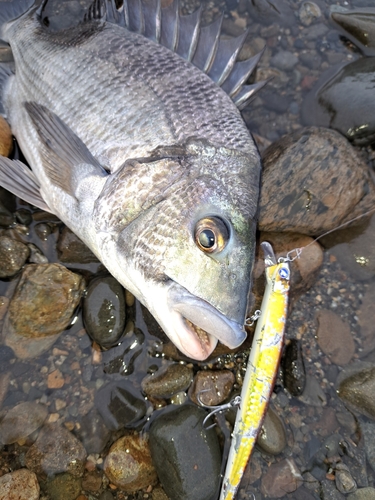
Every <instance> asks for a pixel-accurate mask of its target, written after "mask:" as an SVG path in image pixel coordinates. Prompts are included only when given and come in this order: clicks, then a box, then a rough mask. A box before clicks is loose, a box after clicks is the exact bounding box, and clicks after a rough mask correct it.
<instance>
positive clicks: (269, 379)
mask: <svg viewBox="0 0 375 500" xmlns="http://www.w3.org/2000/svg"><path fill="white" fill-rule="evenodd" d="M261 247H262V249H263V252H264V254H265V259H264V260H265V266H266V269H265V272H266V290H265V293H264V297H263V300H262V305H261V309H260V313H259V318H258V322H257V326H256V329H255V333H254V339H253V342H252V347H251V352H250V356H249V360H248V364H247V368H246V374H245V378H244V381H243V385H242V389H241V395H240V397H239V401H237V403H236V404H237V405H238V404H239V409H238V411H237V416H236V422H235V426H234V430H233V434H232V441H231V446H230V449H229V455H228V461H227V465H226V469H225V474H224V479H223V483H222V488H221V492H220V500H232V499H233V498H234V497H235V495H236V492H237V490H238V487H239V484H240V481H241V478H242V476H243V473H244V471H245V468H246V465H247V463H248V461H249V458H250V456H251V453H252V451H253V449H254V446H255V443H256V439H257V436H258V434H259V431H260V429H261V426H262V422H263V419H264V416H265V414H266V410H267V406H268V402H269V400H270V397H271V393H272V390H273V385H274V382H275V379H276V375H277V372H278V367H279V364H280V357H281V351H282V347H283V344H284V335H285V324H286V317H287V312H288V298H289V288H290V266H289V263H288V259H282V260H281V261H280V262H277V261H276V258H275V255H274V252H273V249H272V246H271V245H270V243H268V242H263V243H261Z"/></svg>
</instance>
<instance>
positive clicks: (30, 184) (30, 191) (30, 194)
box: [0, 156, 53, 213]
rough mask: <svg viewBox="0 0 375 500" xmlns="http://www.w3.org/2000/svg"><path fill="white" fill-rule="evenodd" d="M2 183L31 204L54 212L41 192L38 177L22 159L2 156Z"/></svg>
mask: <svg viewBox="0 0 375 500" xmlns="http://www.w3.org/2000/svg"><path fill="white" fill-rule="evenodd" d="M0 185H1V186H3V187H4V188H5V189H7V190H8V191H10V192H11V193H13V194H14V195H16V196H19V197H20V198H22V199H23V200H25V201H27V202H28V203H31V205H34V206H36V207H38V208H40V209H41V210H46V211H47V212H51V213H53V211H52V210H51V209H50V208H49V206H48V205H47V204H46V202H45V201H44V200H43V198H42V195H41V194H40V185H39V183H38V180H37V178H36V177H35V175H34V174H33V173H32V171H31V170H30V169H29V168H28V167H27V166H26V165H24V164H23V163H22V162H21V161H18V160H10V159H9V158H4V157H3V156H0Z"/></svg>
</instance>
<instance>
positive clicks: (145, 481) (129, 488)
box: [104, 434, 157, 493]
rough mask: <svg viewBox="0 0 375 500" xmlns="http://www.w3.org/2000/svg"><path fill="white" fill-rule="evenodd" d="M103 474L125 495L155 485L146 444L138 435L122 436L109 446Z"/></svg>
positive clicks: (152, 467) (155, 477) (153, 472)
mask: <svg viewBox="0 0 375 500" xmlns="http://www.w3.org/2000/svg"><path fill="white" fill-rule="evenodd" d="M104 472H105V474H106V476H107V477H108V479H109V480H110V481H111V483H113V484H114V485H116V486H117V487H118V488H120V489H121V490H123V491H126V492H127V493H132V492H134V491H137V490H141V489H143V488H147V487H148V486H150V485H151V486H153V485H155V484H156V483H157V475H156V471H155V469H154V466H153V464H152V460H151V455H150V449H149V446H148V442H147V440H146V439H144V438H142V437H140V436H139V435H138V434H135V435H130V436H124V437H122V438H120V439H118V440H117V441H116V442H115V443H114V444H113V445H112V446H111V448H110V450H109V452H108V455H107V458H106V459H105V462H104Z"/></svg>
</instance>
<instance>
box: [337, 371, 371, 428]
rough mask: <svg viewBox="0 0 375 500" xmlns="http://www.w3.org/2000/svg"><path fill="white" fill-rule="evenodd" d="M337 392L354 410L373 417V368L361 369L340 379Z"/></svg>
mask: <svg viewBox="0 0 375 500" xmlns="http://www.w3.org/2000/svg"><path fill="white" fill-rule="evenodd" d="M338 394H339V396H340V398H341V399H342V400H343V401H345V402H347V403H349V404H351V405H353V407H354V409H355V410H356V411H358V412H359V413H361V414H363V415H366V416H367V417H370V418H373V419H375V399H374V394H375V368H369V369H365V370H362V371H360V372H358V373H354V374H353V375H350V376H349V377H347V378H345V379H344V380H342V381H341V383H340V385H339V389H338Z"/></svg>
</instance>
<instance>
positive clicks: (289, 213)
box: [259, 114, 375, 235]
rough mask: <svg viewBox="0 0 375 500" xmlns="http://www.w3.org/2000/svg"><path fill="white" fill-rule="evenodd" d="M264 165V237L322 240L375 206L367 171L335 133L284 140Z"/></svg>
mask: <svg viewBox="0 0 375 500" xmlns="http://www.w3.org/2000/svg"><path fill="white" fill-rule="evenodd" d="M374 116H375V114H374ZM263 162H264V163H263V176H262V191H261V193H262V194H261V199H260V220H259V228H260V230H262V231H278V232H285V231H295V232H300V233H302V234H309V235H319V234H322V233H324V232H325V231H328V230H330V229H333V228H336V227H337V226H338V225H339V224H342V223H343V222H346V221H348V220H351V219H352V218H353V217H355V216H357V215H359V214H362V213H364V212H365V211H366V210H368V209H369V208H372V206H373V204H374V201H373V200H374V193H375V191H374V184H373V182H372V180H371V178H370V173H369V170H368V168H367V165H365V164H364V163H363V162H362V160H361V159H360V158H359V156H358V155H357V153H356V151H355V150H354V148H352V146H351V145H350V144H349V143H348V142H347V141H346V140H345V139H344V138H343V137H342V136H341V135H340V134H338V133H337V132H335V131H334V130H327V129H321V128H316V127H310V128H304V129H301V130H299V131H297V132H295V133H293V134H290V135H287V136H284V137H283V138H281V139H280V140H279V141H277V142H276V143H274V144H272V145H271V146H270V147H269V148H268V149H267V150H266V151H265V152H264V154H263ZM280 172H283V174H282V175H280ZM342 179H345V182H342ZM349 185H350V190H348V189H347V186H349ZM359 202H361V203H360V204H359ZM358 204H359V205H358Z"/></svg>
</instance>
